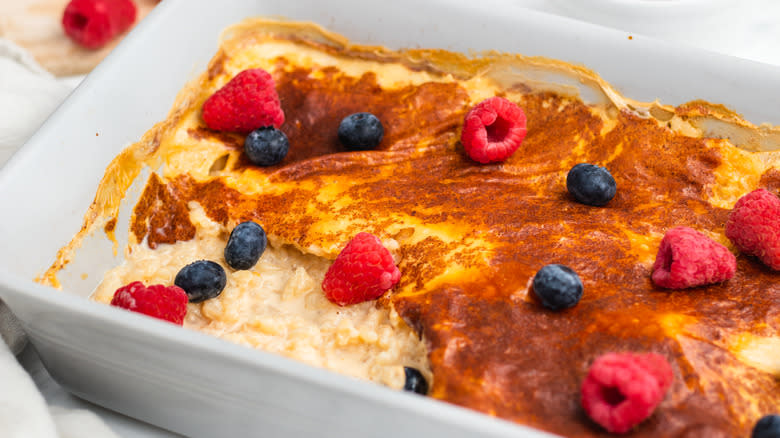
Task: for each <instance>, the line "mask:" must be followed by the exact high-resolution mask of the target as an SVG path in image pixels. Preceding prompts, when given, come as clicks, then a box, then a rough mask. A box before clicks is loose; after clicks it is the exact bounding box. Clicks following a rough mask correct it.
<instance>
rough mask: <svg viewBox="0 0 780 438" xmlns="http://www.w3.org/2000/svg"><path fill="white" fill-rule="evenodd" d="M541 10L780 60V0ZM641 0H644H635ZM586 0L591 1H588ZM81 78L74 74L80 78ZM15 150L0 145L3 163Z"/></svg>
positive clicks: (127, 432) (574, 0) (28, 365)
mask: <svg viewBox="0 0 780 438" xmlns="http://www.w3.org/2000/svg"><path fill="white" fill-rule="evenodd" d="M515 1H516V2H518V3H521V4H523V5H524V6H526V7H528V8H531V9H536V10H540V11H545V12H550V13H554V14H558V15H564V16H568V17H572V18H577V19H582V20H585V21H591V22H594V23H597V24H601V25H606V26H610V27H616V28H619V29H621V30H624V31H626V32H627V33H628V34H635V35H639V34H644V35H646V36H653V37H655V38H659V39H664V40H668V41H673V42H677V43H680V44H687V45H691V46H695V47H699V48H703V49H705V50H710V51H714V52H720V53H725V54H728V55H732V56H737V57H741V58H746V59H751V60H754V61H759V62H764V63H768V64H774V65H779V66H780V49H778V47H780V2H775V1H774V0H748V1H743V2H720V1H718V0H711V1H702V0H679V1H677V2H675V1H664V0H649V1H645V3H656V4H657V5H658V6H661V7H662V6H664V4H666V5H668V7H666V8H665V9H664V11H661V12H659V10H658V8H656V10H654V11H650V12H648V13H643V14H625V13H623V10H622V9H620V8H614V7H610V5H609V4H610V3H623V4H625V3H630V2H629V1H628V0H622V1H621V0H515ZM633 1H636V2H637V3H639V2H640V1H641V0H633ZM675 3H694V4H699V5H700V6H698V8H699V9H698V11H697V13H696V14H695V16H691V15H689V13H690V10H688V11H685V12H687V13H685V14H683V13H682V12H679V13H673V11H675V8H676V6H674V4H675ZM585 5H586V6H585ZM79 80H80V78H70V79H69V81H70V82H71V83H74V84H75V83H77V82H78V81H79ZM12 152H13V151H0V165H2V164H3V163H4V162H5V161H6V160H7V158H8V157H9V156H10V154H11V153H12ZM19 360H20V362H21V363H22V365H23V366H24V367H25V369H26V370H27V371H28V372H29V373H30V375H31V376H32V378H33V380H34V381H35V383H36V385H37V386H38V388H39V389H40V391H41V393H42V394H43V395H44V397H45V398H46V400H47V401H48V403H49V404H50V405H56V406H63V407H67V408H81V409H88V410H91V411H93V412H95V413H97V414H98V415H99V416H100V417H101V418H103V420H105V421H106V423H107V424H108V425H109V426H110V427H111V428H112V429H113V430H114V431H115V432H116V433H117V434H118V435H119V436H121V437H123V438H170V437H177V436H178V435H176V434H173V433H170V432H167V431H164V430H162V429H159V428H156V427H154V426H151V425H148V424H145V423H141V422H139V421H136V420H133V419H131V418H128V417H125V416H123V415H121V414H117V413H115V412H111V411H109V410H106V409H103V408H101V407H99V406H95V405H93V404H90V403H88V402H85V401H83V400H80V399H78V398H76V397H74V396H72V395H70V394H69V393H67V392H66V391H65V390H64V389H62V388H61V387H60V386H59V385H57V383H56V382H54V381H53V380H52V378H51V377H50V376H49V374H48V373H47V372H46V370H45V368H44V367H43V365H42V364H41V361H40V359H39V358H38V356H37V354H36V353H35V351H34V349H32V348H29V347H28V348H27V349H26V350H25V351H24V352H23V353H22V354H21V355H20V356H19Z"/></svg>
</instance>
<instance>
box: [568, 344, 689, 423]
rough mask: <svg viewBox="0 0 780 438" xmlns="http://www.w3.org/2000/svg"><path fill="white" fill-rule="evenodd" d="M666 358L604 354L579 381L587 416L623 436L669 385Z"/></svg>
mask: <svg viewBox="0 0 780 438" xmlns="http://www.w3.org/2000/svg"><path fill="white" fill-rule="evenodd" d="M673 379H674V373H673V371H672V367H671V366H670V365H669V362H667V360H666V358H664V357H663V356H661V355H659V354H655V353H644V354H638V353H607V354H605V355H603V356H601V357H599V358H598V359H596V360H595V361H594V362H593V365H591V367H590V370H588V375H587V376H586V377H585V380H584V381H583V382H582V392H581V402H582V407H583V409H585V412H586V413H587V414H588V416H589V417H590V418H591V419H592V420H593V421H595V422H596V423H598V424H600V425H601V426H602V427H604V428H605V429H607V430H608V431H609V432H612V433H626V432H628V431H629V430H631V428H633V427H634V426H636V425H637V424H639V423H641V422H642V421H643V420H645V419H646V418H647V417H649V416H650V415H651V414H652V413H653V411H654V410H655V408H656V407H657V406H658V404H660V403H661V401H662V400H663V398H664V395H665V394H666V391H667V390H668V389H669V387H670V386H671V384H672V380H673Z"/></svg>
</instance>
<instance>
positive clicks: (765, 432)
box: [750, 415, 780, 438]
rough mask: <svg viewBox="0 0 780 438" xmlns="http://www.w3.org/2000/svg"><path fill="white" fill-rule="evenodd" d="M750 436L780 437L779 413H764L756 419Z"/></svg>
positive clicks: (752, 437) (758, 437)
mask: <svg viewBox="0 0 780 438" xmlns="http://www.w3.org/2000/svg"><path fill="white" fill-rule="evenodd" d="M750 438H780V415H765V416H764V417H762V418H761V419H760V420H758V422H757V423H756V426H755V427H754V428H753V433H752V434H751V435H750Z"/></svg>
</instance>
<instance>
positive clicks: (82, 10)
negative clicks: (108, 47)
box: [62, 0, 136, 49]
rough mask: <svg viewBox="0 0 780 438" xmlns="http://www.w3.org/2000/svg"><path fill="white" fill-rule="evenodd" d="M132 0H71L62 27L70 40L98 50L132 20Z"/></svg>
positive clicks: (125, 28) (134, 10)
mask: <svg viewBox="0 0 780 438" xmlns="http://www.w3.org/2000/svg"><path fill="white" fill-rule="evenodd" d="M135 17H136V7H135V4H134V3H133V2H132V0H71V2H70V3H68V5H67V6H66V7H65V12H64V13H63V15H62V27H63V29H64V30H65V34H66V35H68V36H69V37H70V38H71V39H72V40H73V41H75V42H76V43H78V44H80V45H81V46H84V47H86V48H88V49H99V48H100V47H103V46H104V45H105V44H106V43H107V42H109V41H111V39H112V38H114V37H115V36H117V35H119V34H120V33H122V32H124V31H126V30H127V29H129V28H130V26H131V25H132V24H133V23H134V22H135Z"/></svg>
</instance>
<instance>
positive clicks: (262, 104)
mask: <svg viewBox="0 0 780 438" xmlns="http://www.w3.org/2000/svg"><path fill="white" fill-rule="evenodd" d="M203 121H204V122H206V125H208V127H209V128H211V129H214V130H216V131H230V132H239V133H242V134H248V133H250V132H252V131H254V130H255V129H257V128H262V127H264V126H274V127H276V128H279V127H280V126H282V123H284V112H283V111H282V107H281V104H280V102H279V95H277V94H276V88H274V80H273V78H272V77H271V75H270V74H268V72H267V71H265V70H263V69H262V68H254V69H249V70H244V71H242V72H241V73H239V74H237V75H236V76H235V77H234V78H233V79H231V80H230V82H228V83H227V84H225V86H224V87H222V88H220V89H219V90H217V92H216V93H214V94H212V95H211V97H209V98H208V99H207V100H206V102H205V103H204V104H203Z"/></svg>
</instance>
